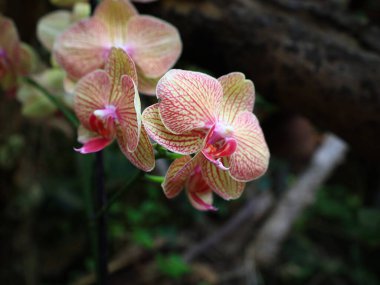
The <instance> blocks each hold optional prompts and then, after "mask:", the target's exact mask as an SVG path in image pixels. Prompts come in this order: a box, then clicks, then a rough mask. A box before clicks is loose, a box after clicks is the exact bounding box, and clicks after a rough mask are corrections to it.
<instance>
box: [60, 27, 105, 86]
mask: <svg viewBox="0 0 380 285" xmlns="http://www.w3.org/2000/svg"><path fill="white" fill-rule="evenodd" d="M109 42H110V40H109V36H108V34H107V30H106V28H105V26H104V25H103V24H102V23H101V22H99V21H96V20H95V19H86V20H82V21H79V22H78V23H76V24H74V25H73V26H71V27H70V28H69V29H68V30H66V31H65V32H64V33H62V34H61V35H60V36H58V38H57V40H56V42H55V44H54V48H53V49H54V56H55V59H56V60H57V62H58V63H59V64H60V65H61V66H62V67H63V68H64V69H65V71H66V72H67V73H68V75H69V77H70V78H71V79H76V80H78V79H80V78H81V77H83V76H84V75H86V74H88V73H90V72H91V71H94V70H96V69H98V68H103V67H104V64H105V62H106V60H107V58H108V54H109V49H110V43H109Z"/></svg>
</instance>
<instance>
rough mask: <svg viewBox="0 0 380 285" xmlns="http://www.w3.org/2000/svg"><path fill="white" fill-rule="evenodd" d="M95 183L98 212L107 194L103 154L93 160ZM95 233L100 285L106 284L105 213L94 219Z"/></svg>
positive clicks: (103, 205)
mask: <svg viewBox="0 0 380 285" xmlns="http://www.w3.org/2000/svg"><path fill="white" fill-rule="evenodd" d="M95 183H96V202H97V211H100V210H101V209H103V207H105V205H106V204H107V194H106V191H105V187H104V165H103V152H102V151H99V152H97V153H96V158H95ZM96 218H97V219H96V223H97V231H98V235H97V236H98V253H99V256H98V258H99V259H98V261H99V262H98V268H97V274H98V282H99V284H100V285H106V284H107V275H108V269H107V264H108V262H107V255H108V249H107V216H106V213H103V214H101V215H100V216H99V217H96Z"/></svg>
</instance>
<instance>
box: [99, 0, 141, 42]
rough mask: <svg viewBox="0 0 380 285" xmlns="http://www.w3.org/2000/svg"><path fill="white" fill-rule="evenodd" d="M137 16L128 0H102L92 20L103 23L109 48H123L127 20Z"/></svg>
mask: <svg viewBox="0 0 380 285" xmlns="http://www.w3.org/2000/svg"><path fill="white" fill-rule="evenodd" d="M137 14H138V13H137V11H136V9H135V8H134V6H133V5H132V4H131V3H130V2H129V0H103V1H102V2H100V4H99V5H98V6H97V8H96V10H95V13H94V18H95V19H96V20H98V21H100V22H101V23H103V25H104V27H105V29H106V30H105V32H106V33H107V35H108V37H109V39H110V43H111V46H115V47H121V48H125V47H126V46H125V43H126V38H127V27H128V25H129V20H130V18H131V17H133V16H134V15H137Z"/></svg>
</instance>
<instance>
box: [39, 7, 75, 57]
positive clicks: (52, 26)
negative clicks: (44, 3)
mask: <svg viewBox="0 0 380 285" xmlns="http://www.w3.org/2000/svg"><path fill="white" fill-rule="evenodd" d="M70 25H71V13H70V12H69V11H64V10H60V11H54V12H52V13H49V14H47V15H46V16H43V17H42V18H40V20H39V21H38V23H37V38H38V40H39V41H40V42H41V43H42V45H43V46H44V47H45V48H46V49H47V50H48V51H51V50H52V49H53V45H54V42H55V39H56V38H57V36H58V35H60V34H61V33H62V32H64V31H65V30H66V29H67V28H68V27H69V26H70Z"/></svg>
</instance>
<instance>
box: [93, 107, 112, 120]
mask: <svg viewBox="0 0 380 285" xmlns="http://www.w3.org/2000/svg"><path fill="white" fill-rule="evenodd" d="M94 115H95V116H96V117H97V118H99V119H102V120H106V119H108V118H112V119H114V120H117V114H116V107H115V106H114V105H107V106H106V107H105V108H104V109H98V110H95V111H94Z"/></svg>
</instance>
